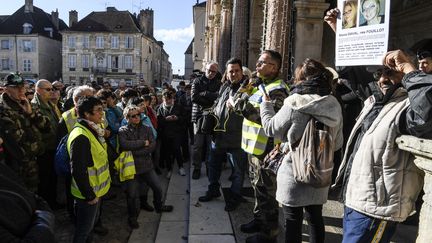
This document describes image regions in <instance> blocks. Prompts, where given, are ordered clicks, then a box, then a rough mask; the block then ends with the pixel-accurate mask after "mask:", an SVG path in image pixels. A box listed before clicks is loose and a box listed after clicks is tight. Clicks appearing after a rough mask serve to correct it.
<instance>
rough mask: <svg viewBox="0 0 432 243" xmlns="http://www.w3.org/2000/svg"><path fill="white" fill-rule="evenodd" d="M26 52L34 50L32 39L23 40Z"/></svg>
mask: <svg viewBox="0 0 432 243" xmlns="http://www.w3.org/2000/svg"><path fill="white" fill-rule="evenodd" d="M22 45H23V50H24V52H32V51H33V50H34V46H33V42H32V41H31V40H23V41H22Z"/></svg>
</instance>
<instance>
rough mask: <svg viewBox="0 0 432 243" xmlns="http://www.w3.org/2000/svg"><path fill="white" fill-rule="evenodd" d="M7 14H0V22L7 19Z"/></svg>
mask: <svg viewBox="0 0 432 243" xmlns="http://www.w3.org/2000/svg"><path fill="white" fill-rule="evenodd" d="M8 17H9V15H0V23H1V22H3V20H5V19H7V18H8Z"/></svg>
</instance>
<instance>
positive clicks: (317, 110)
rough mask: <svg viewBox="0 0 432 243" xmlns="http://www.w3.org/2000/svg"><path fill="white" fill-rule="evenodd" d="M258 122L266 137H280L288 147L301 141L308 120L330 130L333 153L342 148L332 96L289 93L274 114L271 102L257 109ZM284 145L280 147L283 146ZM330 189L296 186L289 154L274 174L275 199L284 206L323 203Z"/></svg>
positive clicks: (338, 112) (339, 119)
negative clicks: (312, 118)
mask: <svg viewBox="0 0 432 243" xmlns="http://www.w3.org/2000/svg"><path fill="white" fill-rule="evenodd" d="M260 111H261V122H262V125H263V128H264V131H265V133H266V135H268V136H272V137H280V138H281V139H282V141H283V142H289V143H291V144H293V143H295V142H297V141H298V140H300V139H301V137H302V135H303V132H304V130H305V127H306V124H307V122H308V121H309V119H310V118H311V117H314V118H315V119H316V120H318V121H320V122H322V123H323V124H324V125H326V126H328V127H329V128H330V132H331V136H332V137H333V138H334V139H333V141H334V142H335V147H334V148H335V150H338V149H339V148H341V147H342V142H343V137H342V109H341V106H340V105H339V103H338V101H337V99H336V98H335V97H334V96H332V95H326V96H319V95H316V94H304V95H300V94H292V95H290V96H289V97H288V98H286V99H285V100H284V105H283V106H282V108H281V109H280V110H279V112H278V113H277V114H275V112H274V110H273V106H272V104H271V103H270V102H262V103H261V106H260ZM284 146H286V144H283V145H282V147H284ZM328 189H329V187H323V188H315V187H312V186H310V185H306V184H301V183H297V182H296V181H295V180H294V176H293V171H292V162H291V155H290V153H288V154H287V155H286V156H285V157H284V160H283V162H282V164H281V166H280V167H279V170H278V173H277V190H276V200H277V201H278V202H280V203H281V204H283V205H285V206H291V207H300V206H308V205H319V204H324V203H325V202H326V201H327V194H328Z"/></svg>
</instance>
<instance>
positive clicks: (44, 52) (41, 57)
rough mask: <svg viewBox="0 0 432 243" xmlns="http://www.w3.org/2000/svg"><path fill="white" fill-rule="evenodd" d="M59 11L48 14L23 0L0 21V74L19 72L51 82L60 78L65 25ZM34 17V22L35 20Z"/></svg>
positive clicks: (24, 75) (32, 78) (26, 76)
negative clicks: (62, 35) (21, 4)
mask: <svg viewBox="0 0 432 243" xmlns="http://www.w3.org/2000/svg"><path fill="white" fill-rule="evenodd" d="M58 16H59V14H58V11H55V12H52V13H51V14H48V13H46V12H44V11H43V10H42V9H40V8H38V7H36V6H34V5H33V1H32V0H26V1H25V4H24V6H22V7H21V8H20V9H18V10H17V11H16V12H15V13H13V14H12V15H10V16H2V19H1V20H0V21H1V22H0V42H1V46H0V61H1V63H0V76H1V78H3V77H4V76H6V75H7V74H8V73H10V72H16V71H18V72H20V73H22V75H23V77H24V78H25V79H31V80H37V79H39V78H44V79H48V80H50V81H54V80H56V79H59V78H60V77H61V69H62V68H61V67H62V65H61V63H62V59H61V45H62V44H61V35H60V33H59V31H61V30H65V29H67V25H66V24H65V23H64V22H63V21H62V20H61V19H59V17H58ZM36 20H37V21H36Z"/></svg>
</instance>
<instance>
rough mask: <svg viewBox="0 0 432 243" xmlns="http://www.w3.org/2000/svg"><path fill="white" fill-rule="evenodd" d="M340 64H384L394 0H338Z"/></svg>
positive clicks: (337, 55) (337, 45)
mask: <svg viewBox="0 0 432 243" xmlns="http://www.w3.org/2000/svg"><path fill="white" fill-rule="evenodd" d="M338 8H339V10H340V16H339V17H338V20H337V22H336V25H337V26H336V29H337V31H336V66H361V65H381V63H382V58H383V56H384V54H385V53H386V52H387V47H388V36H389V22H390V0H345V1H344V0H338Z"/></svg>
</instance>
